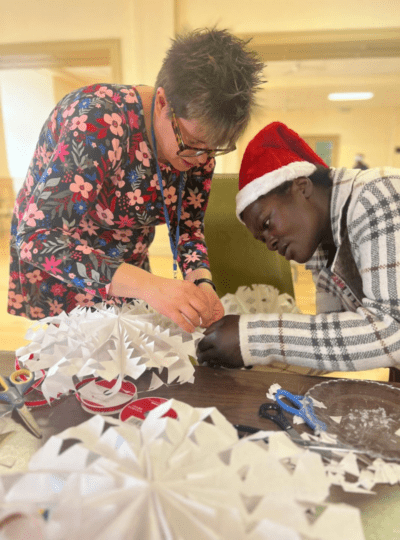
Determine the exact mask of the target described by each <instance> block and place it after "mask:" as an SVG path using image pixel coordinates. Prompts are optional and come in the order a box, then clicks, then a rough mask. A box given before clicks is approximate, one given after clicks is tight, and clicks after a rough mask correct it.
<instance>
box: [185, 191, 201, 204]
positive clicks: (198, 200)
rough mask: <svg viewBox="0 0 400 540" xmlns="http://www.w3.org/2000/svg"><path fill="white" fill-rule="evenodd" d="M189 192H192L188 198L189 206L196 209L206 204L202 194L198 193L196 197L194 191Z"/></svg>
mask: <svg viewBox="0 0 400 540" xmlns="http://www.w3.org/2000/svg"><path fill="white" fill-rule="evenodd" d="M189 191H190V195H189V197H188V198H187V201H188V202H189V204H190V205H192V206H194V207H195V208H201V205H202V203H203V202H204V199H203V198H202V194H201V193H198V194H197V195H196V193H194V191H192V190H189Z"/></svg>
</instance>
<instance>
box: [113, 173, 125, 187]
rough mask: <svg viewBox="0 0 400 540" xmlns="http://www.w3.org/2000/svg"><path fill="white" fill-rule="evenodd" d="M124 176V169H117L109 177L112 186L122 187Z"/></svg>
mask: <svg viewBox="0 0 400 540" xmlns="http://www.w3.org/2000/svg"><path fill="white" fill-rule="evenodd" d="M124 176H125V171H124V170H123V169H118V171H117V172H116V173H115V174H114V176H112V177H111V182H112V183H113V184H114V186H117V187H119V188H122V187H123V186H124V184H125V180H124Z"/></svg>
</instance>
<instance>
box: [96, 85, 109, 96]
mask: <svg viewBox="0 0 400 540" xmlns="http://www.w3.org/2000/svg"><path fill="white" fill-rule="evenodd" d="M95 95H96V96H98V97H99V98H104V97H106V96H108V97H112V95H113V91H112V90H111V88H107V86H100V88H99V89H98V90H97V92H95Z"/></svg>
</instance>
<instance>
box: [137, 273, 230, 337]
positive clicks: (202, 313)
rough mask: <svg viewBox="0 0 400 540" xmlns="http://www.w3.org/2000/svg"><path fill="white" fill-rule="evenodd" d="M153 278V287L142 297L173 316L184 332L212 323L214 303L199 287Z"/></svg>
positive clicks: (184, 282) (156, 308)
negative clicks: (211, 302)
mask: <svg viewBox="0 0 400 540" xmlns="http://www.w3.org/2000/svg"><path fill="white" fill-rule="evenodd" d="M151 277H152V280H151V281H152V283H151V287H149V288H148V290H147V291H145V293H144V294H143V296H142V298H143V300H145V301H146V302H147V303H148V304H150V306H152V307H153V308H154V309H155V310H157V311H158V312H159V313H162V314H163V315H165V316H166V317H169V318H170V319H172V320H173V321H174V322H175V323H176V324H177V325H178V326H180V327H181V328H182V329H183V330H185V332H189V333H191V332H194V330H195V328H196V327H197V326H200V325H201V326H208V325H209V324H211V321H212V318H213V311H212V310H213V306H214V304H210V300H209V296H208V295H207V294H206V293H205V292H204V291H203V290H202V289H200V287H197V285H195V284H194V283H191V282H189V281H181V280H176V279H167V278H162V277H159V276H151ZM213 292H214V291H213ZM214 294H215V293H214ZM217 298H218V297H217ZM218 301H219V298H218ZM222 309H223V308H222Z"/></svg>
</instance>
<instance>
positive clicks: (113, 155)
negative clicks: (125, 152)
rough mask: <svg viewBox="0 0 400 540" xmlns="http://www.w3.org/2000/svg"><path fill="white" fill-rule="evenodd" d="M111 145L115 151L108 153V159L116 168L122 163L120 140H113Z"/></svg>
mask: <svg viewBox="0 0 400 540" xmlns="http://www.w3.org/2000/svg"><path fill="white" fill-rule="evenodd" d="M111 144H112V147H113V149H114V150H109V151H108V158H109V160H110V161H111V163H112V165H113V167H116V165H117V162H118V161H120V159H121V156H122V148H121V147H120V145H119V140H118V139H113V140H112V141H111Z"/></svg>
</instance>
